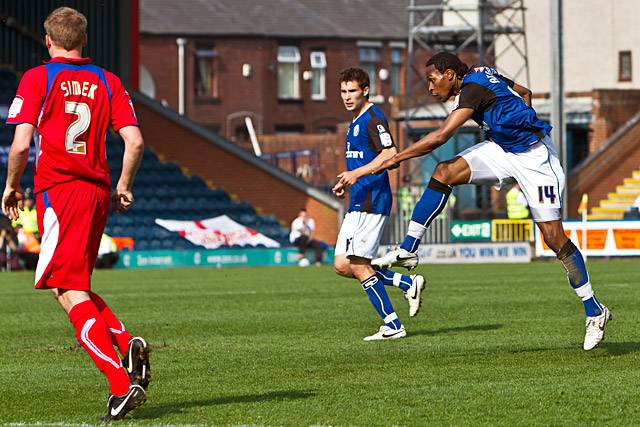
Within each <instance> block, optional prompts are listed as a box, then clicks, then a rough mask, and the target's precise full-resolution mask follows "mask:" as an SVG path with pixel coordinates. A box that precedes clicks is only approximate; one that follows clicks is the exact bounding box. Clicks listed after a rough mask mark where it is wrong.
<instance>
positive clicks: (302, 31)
mask: <svg viewBox="0 0 640 427" xmlns="http://www.w3.org/2000/svg"><path fill="white" fill-rule="evenodd" d="M433 1H434V2H437V1H438V0H433ZM408 5H409V0H259V1H256V0H182V1H176V0H141V2H140V32H142V33H145V34H158V35H160V34H171V35H216V36H259V37H265V36H268V37H313V38H349V39H377V40H380V39H398V40H406V38H407V34H408V27H409V24H408V22H409V15H408V12H407V10H406V8H407V6H408Z"/></svg>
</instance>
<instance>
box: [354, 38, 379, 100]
mask: <svg viewBox="0 0 640 427" xmlns="http://www.w3.org/2000/svg"><path fill="white" fill-rule="evenodd" d="M358 59H359V62H360V68H362V69H363V70H365V71H366V72H367V74H369V97H370V98H378V95H382V94H381V93H380V89H381V88H380V87H379V86H380V85H379V84H378V66H379V65H380V48H379V47H377V46H360V47H359V49H358ZM371 67H373V73H371V72H370V71H369V70H370V68H371Z"/></svg>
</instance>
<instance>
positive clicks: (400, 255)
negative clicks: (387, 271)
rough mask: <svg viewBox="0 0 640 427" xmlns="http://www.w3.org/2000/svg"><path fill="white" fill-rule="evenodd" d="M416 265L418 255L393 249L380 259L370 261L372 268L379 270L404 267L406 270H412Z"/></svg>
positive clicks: (404, 250)
mask: <svg viewBox="0 0 640 427" xmlns="http://www.w3.org/2000/svg"><path fill="white" fill-rule="evenodd" d="M417 265H418V254H415V253H413V252H409V251H408V250H406V249H402V248H395V249H394V250H392V251H391V252H388V253H387V254H385V255H383V256H381V257H380V258H376V259H374V260H373V261H371V266H372V267H380V268H391V267H404V268H406V269H407V270H413V269H414V268H416V266H417Z"/></svg>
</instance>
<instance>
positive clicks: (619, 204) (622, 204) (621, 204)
mask: <svg viewBox="0 0 640 427" xmlns="http://www.w3.org/2000/svg"><path fill="white" fill-rule="evenodd" d="M633 202H635V199H629V200H625V201H621V200H600V207H602V208H622V209H624V210H628V209H629V208H630V207H631V205H632V204H633Z"/></svg>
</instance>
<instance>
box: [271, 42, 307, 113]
mask: <svg viewBox="0 0 640 427" xmlns="http://www.w3.org/2000/svg"><path fill="white" fill-rule="evenodd" d="M287 50H288V51H289V52H287ZM287 53H290V54H293V55H287ZM301 58H302V57H301V56H300V48H299V47H298V46H291V45H280V46H278V55H277V73H278V75H277V78H278V81H277V83H278V84H277V88H278V100H283V101H288V100H299V99H300V60H301ZM285 64H292V66H293V72H292V75H293V77H292V82H291V84H292V87H291V89H292V90H291V92H292V95H291V96H282V95H281V87H280V84H281V80H280V79H281V74H280V73H281V67H284V66H285Z"/></svg>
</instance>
